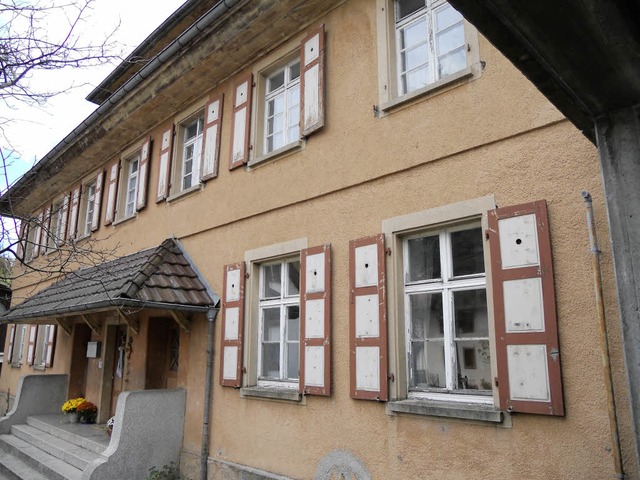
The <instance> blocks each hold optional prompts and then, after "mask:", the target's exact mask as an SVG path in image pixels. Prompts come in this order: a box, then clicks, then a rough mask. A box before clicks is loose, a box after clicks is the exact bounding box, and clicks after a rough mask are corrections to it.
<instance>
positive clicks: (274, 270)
mask: <svg viewBox="0 0 640 480" xmlns="http://www.w3.org/2000/svg"><path fill="white" fill-rule="evenodd" d="M280 270H281V267H280V264H278V265H265V266H263V267H262V271H263V272H264V277H263V285H262V298H277V297H280V290H281V282H280V273H281V272H280Z"/></svg>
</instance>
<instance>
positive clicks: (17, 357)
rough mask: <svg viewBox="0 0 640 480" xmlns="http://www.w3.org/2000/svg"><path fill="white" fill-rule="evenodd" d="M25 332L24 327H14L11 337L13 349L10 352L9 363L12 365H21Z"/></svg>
mask: <svg viewBox="0 0 640 480" xmlns="http://www.w3.org/2000/svg"><path fill="white" fill-rule="evenodd" d="M26 332H27V326H26V325H16V326H15V334H14V335H15V336H14V337H13V339H12V340H13V349H12V352H11V363H12V364H13V365H16V366H19V365H22V356H23V354H24V342H25V336H26Z"/></svg>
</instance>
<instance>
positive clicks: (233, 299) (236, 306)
mask: <svg viewBox="0 0 640 480" xmlns="http://www.w3.org/2000/svg"><path fill="white" fill-rule="evenodd" d="M244 280H245V277H244V262H240V263H235V264H232V265H227V266H225V267H224V279H223V282H222V283H223V286H222V291H223V297H224V298H223V300H222V335H221V338H220V355H221V359H220V360H221V361H220V385H222V386H223V387H240V386H242V336H243V332H244V330H243V328H244V322H243V320H244Z"/></svg>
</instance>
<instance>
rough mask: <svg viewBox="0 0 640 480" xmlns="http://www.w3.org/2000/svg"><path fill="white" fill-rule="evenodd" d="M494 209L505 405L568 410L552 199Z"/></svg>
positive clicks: (499, 360)
mask: <svg viewBox="0 0 640 480" xmlns="http://www.w3.org/2000/svg"><path fill="white" fill-rule="evenodd" d="M488 214H489V241H490V249H491V275H492V280H493V304H494V311H495V332H496V350H497V352H496V354H497V364H498V388H499V390H500V408H502V409H505V410H508V411H514V412H527V413H538V414H543V415H564V404H563V398H562V378H561V372H560V352H559V349H558V325H557V318H556V302H555V292H554V286H553V266H552V259H551V238H550V234H549V222H548V217H547V204H546V202H545V201H544V200H541V201H537V202H533V203H528V204H525V205H518V206H514V207H506V208H498V209H495V210H490V211H489V212H488Z"/></svg>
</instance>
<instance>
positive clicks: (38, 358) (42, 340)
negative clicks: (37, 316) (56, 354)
mask: <svg viewBox="0 0 640 480" xmlns="http://www.w3.org/2000/svg"><path fill="white" fill-rule="evenodd" d="M54 335H55V325H39V326H38V334H37V340H36V351H35V358H34V361H33V365H34V366H37V367H42V368H44V367H46V366H47V365H51V362H52V360H53V342H52V337H53V336H54Z"/></svg>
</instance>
